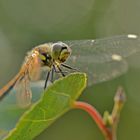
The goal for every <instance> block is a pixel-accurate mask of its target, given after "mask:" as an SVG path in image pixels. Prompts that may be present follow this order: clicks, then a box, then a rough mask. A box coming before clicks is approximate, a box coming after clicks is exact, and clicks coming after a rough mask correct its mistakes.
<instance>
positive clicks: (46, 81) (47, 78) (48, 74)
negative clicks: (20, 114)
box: [44, 71, 50, 89]
mask: <svg viewBox="0 0 140 140" xmlns="http://www.w3.org/2000/svg"><path fill="white" fill-rule="evenodd" d="M49 76H50V71H48V73H47V77H46V80H45V85H44V89H46V87H47V83H48V80H49Z"/></svg>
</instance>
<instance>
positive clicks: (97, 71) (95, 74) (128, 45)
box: [0, 34, 140, 106]
mask: <svg viewBox="0 0 140 140" xmlns="http://www.w3.org/2000/svg"><path fill="white" fill-rule="evenodd" d="M139 51H140V38H139V37H138V36H137V35H133V34H129V35H119V36H114V37H108V38H103V39H95V40H93V39H88V40H71V41H63V42H61V41H58V42H56V43H53V42H51V43H45V44H41V45H38V46H36V47H34V48H33V49H32V50H31V51H30V52H28V53H27V56H26V57H25V60H24V62H23V64H22V66H21V69H20V70H19V72H18V74H17V75H16V76H15V77H14V78H13V79H12V80H11V81H10V82H9V83H8V84H6V85H5V86H4V87H3V88H2V89H0V100H2V99H3V98H4V97H5V96H6V95H8V94H9V92H10V91H11V90H12V89H13V88H15V89H16V92H17V94H18V96H17V97H18V100H19V101H20V103H21V104H22V105H23V106H29V105H30V104H31V99H32V91H31V88H30V82H31V81H37V80H38V79H39V78H40V75H41V72H42V71H41V70H42V69H43V68H44V67H45V68H47V76H46V79H45V82H44V89H46V87H47V83H48V81H52V82H53V79H54V73H56V74H59V75H61V76H62V77H64V76H65V75H66V74H67V73H69V72H73V71H81V72H85V73H86V74H87V75H88V85H92V84H96V83H100V82H104V81H108V80H111V79H113V78H115V77H118V76H120V75H122V74H123V73H125V72H126V71H127V69H128V64H127V62H126V60H125V58H126V57H128V56H131V55H133V54H135V53H137V52H139Z"/></svg>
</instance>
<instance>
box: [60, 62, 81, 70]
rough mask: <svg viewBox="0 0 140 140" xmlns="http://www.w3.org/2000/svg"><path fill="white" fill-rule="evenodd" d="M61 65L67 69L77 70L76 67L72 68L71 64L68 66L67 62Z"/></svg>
mask: <svg viewBox="0 0 140 140" xmlns="http://www.w3.org/2000/svg"><path fill="white" fill-rule="evenodd" d="M61 66H63V67H65V68H67V69H70V70H74V71H79V70H78V69H76V68H73V67H71V66H69V65H67V64H64V63H62V64H61Z"/></svg>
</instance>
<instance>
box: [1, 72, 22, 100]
mask: <svg viewBox="0 0 140 140" xmlns="http://www.w3.org/2000/svg"><path fill="white" fill-rule="evenodd" d="M20 79H22V76H21V73H20V72H19V73H18V74H17V75H16V76H15V77H14V78H13V79H12V80H11V81H9V83H8V84H6V85H5V86H4V87H3V88H2V89H0V100H2V99H3V98H4V97H5V96H6V95H7V94H8V93H9V92H10V91H11V90H12V89H13V87H14V86H15V84H16V82H17V81H18V80H20Z"/></svg>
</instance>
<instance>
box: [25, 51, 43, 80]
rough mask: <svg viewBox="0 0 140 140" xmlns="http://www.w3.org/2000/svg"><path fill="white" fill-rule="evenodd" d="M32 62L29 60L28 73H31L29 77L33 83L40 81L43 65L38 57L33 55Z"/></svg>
mask: <svg viewBox="0 0 140 140" xmlns="http://www.w3.org/2000/svg"><path fill="white" fill-rule="evenodd" d="M31 55H32V58H31V60H29V58H27V60H29V61H30V62H29V65H28V72H29V77H30V79H31V80H32V81H36V80H39V79H40V74H41V63H40V59H39V57H38V55H36V54H32V53H31Z"/></svg>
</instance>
